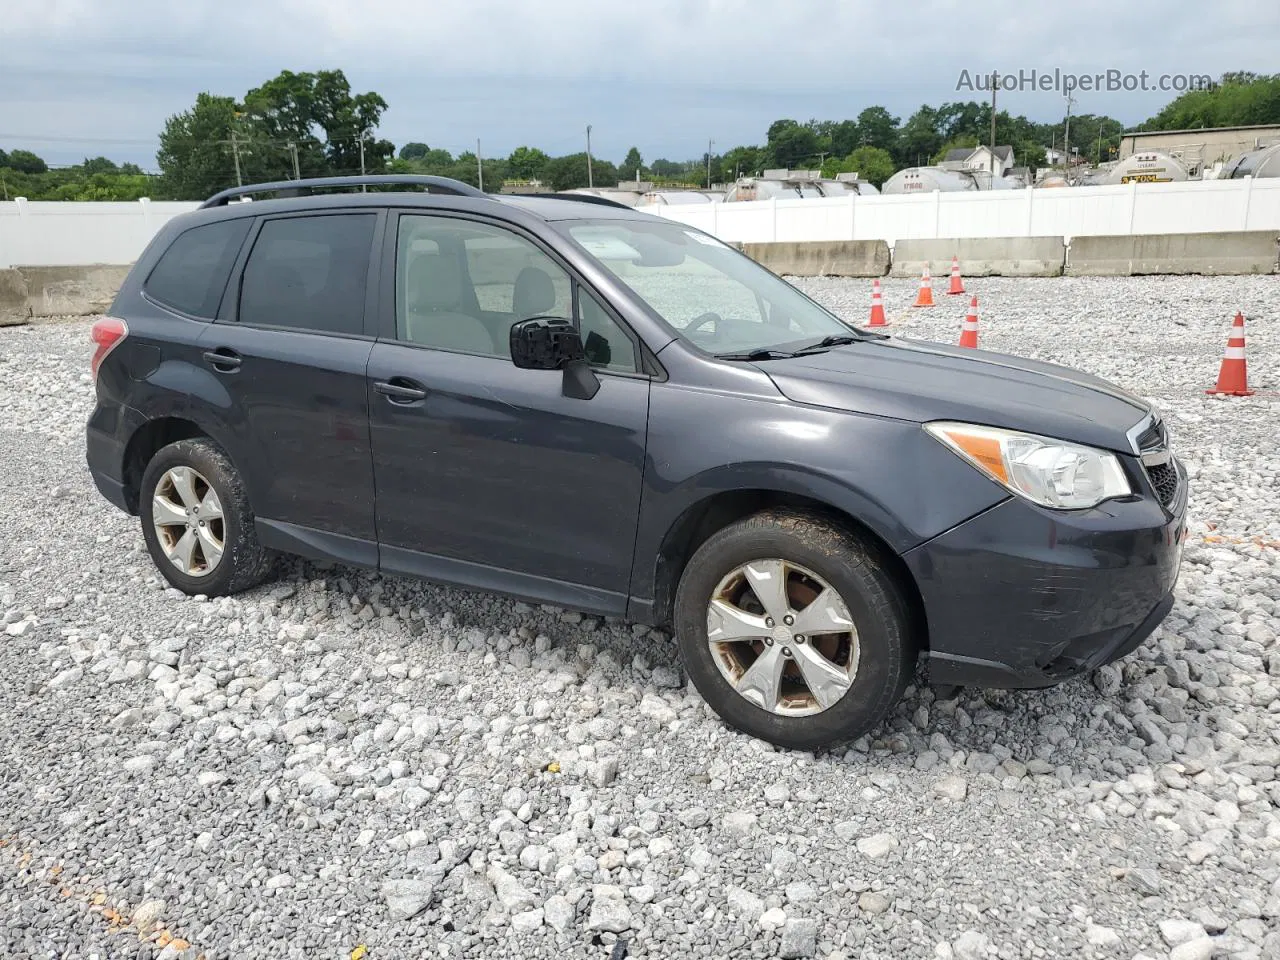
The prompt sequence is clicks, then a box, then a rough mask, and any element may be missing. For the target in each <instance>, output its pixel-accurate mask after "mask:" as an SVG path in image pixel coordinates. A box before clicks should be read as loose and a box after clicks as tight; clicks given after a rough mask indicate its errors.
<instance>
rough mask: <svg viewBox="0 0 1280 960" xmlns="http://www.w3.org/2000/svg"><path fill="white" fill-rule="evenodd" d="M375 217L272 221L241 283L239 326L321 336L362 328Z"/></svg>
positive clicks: (266, 225) (358, 215)
mask: <svg viewBox="0 0 1280 960" xmlns="http://www.w3.org/2000/svg"><path fill="white" fill-rule="evenodd" d="M376 219H377V218H376V216H375V215H374V214H372V213H352V214H332V215H328V216H313V217H289V218H286V219H281V220H268V221H267V222H266V223H264V224H263V225H262V230H261V231H260V232H259V233H258V238H257V240H256V241H255V242H254V245H253V251H252V252H251V253H250V254H249V260H248V262H247V263H246V264H245V268H244V278H243V279H242V281H241V283H240V314H239V319H240V322H241V323H245V324H252V325H255V326H271V327H292V328H296V329H299V330H310V331H315V332H318V333H333V334H344V335H348V336H355V335H359V334H362V333H364V301H365V288H366V286H367V283H368V276H369V256H370V250H371V248H372V245H373V228H374V222H375V220H376Z"/></svg>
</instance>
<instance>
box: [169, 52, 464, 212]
mask: <svg viewBox="0 0 1280 960" xmlns="http://www.w3.org/2000/svg"><path fill="white" fill-rule="evenodd" d="M386 109H387V103H386V101H385V100H383V99H382V97H381V96H379V95H378V94H376V93H372V92H371V93H360V94H353V93H352V92H351V84H350V83H349V82H348V81H347V78H346V75H345V74H344V73H343V72H342V71H341V70H321V71H318V72H316V73H294V72H292V71H290V70H285V71H283V72H281V73H280V74H279V75H278V76H276V77H274V78H273V79H271V80H268V81H267V82H266V83H264V84H262V85H261V86H259V87H255V88H253V89H252V90H250V91H249V92H248V93H246V94H245V96H244V102H243V103H240V104H238V103H237V102H236V101H235V100H234V99H233V98H231V97H219V96H214V95H213V94H210V93H201V94H199V95H198V96H197V97H196V102H195V105H194V106H193V107H192V108H191V109H190V110H187V111H185V112H183V113H179V114H176V115H174V116H172V117H170V118H169V119H168V120H167V121H166V122H165V127H164V130H163V131H162V132H161V134H160V152H159V154H158V155H157V158H156V159H157V161H158V162H159V164H160V169H161V170H162V171H163V172H164V176H165V183H166V187H167V189H168V191H169V192H170V193H171V194H172V195H173V196H175V197H178V198H180V199H184V200H200V199H203V198H205V197H208V196H209V195H211V194H213V193H217V192H218V191H219V190H223V189H225V188H227V187H229V186H235V184H236V169H235V164H236V158H237V156H238V158H239V162H240V179H241V180H242V181H243V182H244V183H254V182H263V181H268V180H291V179H293V177H294V173H295V170H296V172H297V173H298V174H299V175H300V176H302V177H324V176H340V175H346V174H354V173H359V172H360V169H361V145H362V143H363V154H364V169H365V171H366V172H368V173H377V172H380V171H382V170H384V169H386V166H387V164H388V162H389V161H390V160H391V158H392V156H393V155H394V153H395V146H394V144H392V143H391V142H390V141H387V140H380V139H378V138H377V137H376V136H375V135H374V131H375V130H376V129H377V126H378V122H379V120H380V119H381V118H382V114H383V112H384V111H385V110H386ZM421 146H422V147H423V148H424V152H425V149H426V145H425V144H422V145H421ZM446 156H447V154H446ZM295 164H296V166H295Z"/></svg>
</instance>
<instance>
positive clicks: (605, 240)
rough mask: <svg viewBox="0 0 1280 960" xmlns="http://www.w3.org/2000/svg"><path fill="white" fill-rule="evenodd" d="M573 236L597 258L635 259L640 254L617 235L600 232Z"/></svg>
mask: <svg viewBox="0 0 1280 960" xmlns="http://www.w3.org/2000/svg"><path fill="white" fill-rule="evenodd" d="M574 236H575V238H576V239H577V241H578V242H579V243H580V244H582V246H583V247H585V248H586V250H587V252H588V253H590V254H591V255H592V256H593V257H595V258H597V259H599V260H635V259H638V258H639V256H640V251H639V250H637V249H636V248H635V247H633V246H631V245H630V244H627V243H624V242H623V241H622V240H619V239H618V238H617V237H610V236H607V235H600V234H596V235H595V236H586V237H584V236H579V235H578V234H576V233H575V234H574Z"/></svg>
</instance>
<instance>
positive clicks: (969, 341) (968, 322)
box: [960, 297, 978, 350]
mask: <svg viewBox="0 0 1280 960" xmlns="http://www.w3.org/2000/svg"><path fill="white" fill-rule="evenodd" d="M960 346H962V347H968V348H970V349H971V350H977V349H978V298H977V297H974V298H973V299H972V300H970V301H969V312H968V313H966V314H965V316H964V325H963V326H962V327H961V328H960Z"/></svg>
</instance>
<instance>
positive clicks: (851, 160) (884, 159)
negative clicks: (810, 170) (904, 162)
mask: <svg viewBox="0 0 1280 960" xmlns="http://www.w3.org/2000/svg"><path fill="white" fill-rule="evenodd" d="M895 169H897V168H896V167H895V166H894V163H893V157H892V156H890V155H889V151H888V150H881V149H880V148H879V147H857V148H855V149H854V150H853V151H852V152H851V153H850V154H849V155H848V156H847V157H845V158H844V159H843V160H837V159H831V160H828V161H827V162H826V163H824V164H823V165H822V175H823V176H824V177H834V176H835V175H836V174H837V173H856V174H857V175H858V179H860V180H866V181H868V182H869V183H874V184H875V185H876V186H877V187H878V186H880V184H882V183H884V182H885V181H886V180H888V179H889V178H890V177H891V176H893V172H894V170H895Z"/></svg>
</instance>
